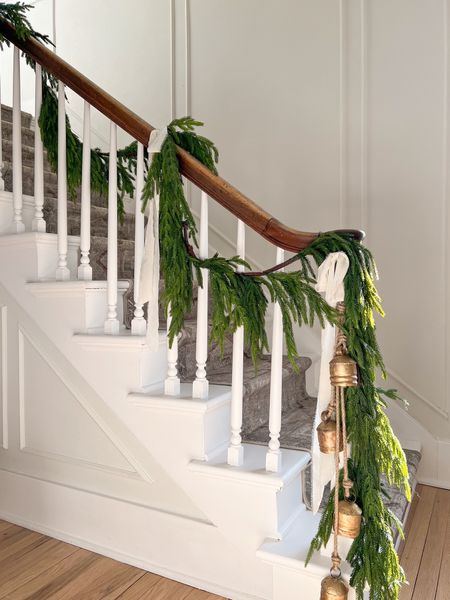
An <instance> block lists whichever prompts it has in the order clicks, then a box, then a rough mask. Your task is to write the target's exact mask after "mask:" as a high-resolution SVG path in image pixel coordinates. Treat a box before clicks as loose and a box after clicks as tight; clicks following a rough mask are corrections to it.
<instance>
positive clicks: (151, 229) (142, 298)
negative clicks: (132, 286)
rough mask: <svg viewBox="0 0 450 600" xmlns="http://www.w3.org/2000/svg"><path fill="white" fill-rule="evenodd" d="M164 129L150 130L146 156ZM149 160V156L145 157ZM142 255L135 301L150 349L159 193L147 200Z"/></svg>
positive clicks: (154, 335)
mask: <svg viewBox="0 0 450 600" xmlns="http://www.w3.org/2000/svg"><path fill="white" fill-rule="evenodd" d="M166 138H167V128H164V129H154V130H153V131H152V132H151V134H150V140H149V143H148V153H149V157H150V156H151V155H153V154H156V153H157V152H161V148H162V145H163V144H164V141H165V140H166ZM149 160H151V158H150V159H149ZM148 206H149V208H148V222H147V231H146V234H145V247H144V256H143V258H142V264H141V276H140V283H139V297H138V299H137V301H138V303H139V304H145V303H146V302H148V306H147V343H148V345H149V347H150V349H151V350H156V349H157V348H158V345H159V196H155V197H154V198H153V200H151V201H150V202H149V205H148Z"/></svg>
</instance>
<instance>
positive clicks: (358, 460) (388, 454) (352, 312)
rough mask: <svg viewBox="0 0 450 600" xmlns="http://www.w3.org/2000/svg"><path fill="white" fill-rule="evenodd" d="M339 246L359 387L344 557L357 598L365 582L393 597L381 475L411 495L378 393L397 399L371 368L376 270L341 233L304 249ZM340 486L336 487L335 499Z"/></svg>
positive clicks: (390, 521) (377, 366)
mask: <svg viewBox="0 0 450 600" xmlns="http://www.w3.org/2000/svg"><path fill="white" fill-rule="evenodd" d="M339 251H343V252H345V253H346V254H347V256H348V257H349V259H350V268H349V271H348V273H347V276H346V278H345V306H346V319H345V325H344V329H345V332H346V335H347V340H348V349H349V354H350V355H351V356H352V358H354V359H355V360H356V362H357V363H358V368H359V376H360V385H359V386H358V387H356V388H349V389H347V391H346V406H347V432H348V438H349V442H350V443H351V444H352V461H351V478H352V480H353V481H354V489H353V491H354V493H355V496H356V500H357V502H358V504H359V506H360V507H361V508H362V511H363V522H362V527H361V533H360V535H359V537H358V538H357V539H356V540H355V541H354V543H353V544H352V547H351V550H350V553H349V555H348V557H347V560H348V561H349V562H350V565H351V566H352V576H351V580H350V583H351V585H352V586H353V587H354V588H355V590H356V594H357V597H358V599H362V598H363V592H364V589H365V586H366V585H367V586H369V588H370V598H371V600H397V599H398V594H399V590H400V587H401V585H402V583H403V582H404V581H405V576H404V573H403V570H402V568H401V567H400V564H399V561H398V556H397V553H396V551H395V548H394V542H393V531H394V530H395V529H398V530H399V531H401V525H400V523H398V521H397V519H396V518H395V516H394V515H393V514H392V512H391V511H390V510H388V509H387V508H386V506H385V505H384V502H383V498H384V496H385V494H386V492H385V490H384V488H383V484H382V475H383V474H384V475H385V476H386V478H387V480H388V482H389V483H391V484H394V485H396V486H397V487H399V488H403V490H404V492H405V494H406V497H407V498H408V500H410V498H411V492H410V488H409V483H408V469H407V465H406V459H405V455H404V453H403V450H402V448H401V446H400V444H399V442H398V440H397V438H396V437H395V436H394V434H393V432H392V429H391V426H390V424H389V420H388V418H387V417H386V415H385V412H384V408H385V402H384V400H383V399H382V396H386V397H389V398H394V399H398V396H397V394H396V392H395V391H394V390H382V389H380V388H378V387H376V375H377V372H378V371H379V372H381V373H382V374H384V373H385V368H384V363H383V359H382V356H381V353H380V349H379V347H378V344H377V340H376V335H375V321H374V312H378V313H380V314H381V315H382V314H383V310H382V308H381V302H380V298H379V296H378V294H377V291H376V288H375V284H374V280H375V277H376V268H375V264H374V261H373V258H372V255H371V254H370V252H369V250H367V248H364V247H363V246H361V245H360V244H359V243H357V242H355V241H353V240H351V239H350V238H348V237H346V236H340V235H339V236H338V235H336V234H332V233H330V234H325V235H324V236H320V237H319V238H318V239H317V240H316V241H314V242H313V243H312V244H311V246H310V247H308V248H306V250H304V251H303V255H304V256H305V255H307V256H310V257H311V258H312V259H313V260H314V261H315V262H316V264H320V263H321V262H322V260H323V259H324V258H325V257H326V256H327V254H328V253H329V252H339ZM342 494H343V491H342V488H340V496H341V497H342ZM333 517H334V505H333V493H332V495H331V497H330V501H329V503H328V505H327V507H326V509H325V511H324V513H323V515H322V519H321V523H320V526H319V530H318V532H317V535H316V537H315V538H314V539H313V541H312V543H311V547H310V553H309V556H308V560H309V559H310V558H311V555H312V554H313V552H314V551H316V550H318V549H319V548H320V547H321V546H322V545H325V544H326V543H327V542H328V540H329V537H330V535H331V532H332V523H333Z"/></svg>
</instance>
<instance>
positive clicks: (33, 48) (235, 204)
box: [0, 19, 364, 252]
mask: <svg viewBox="0 0 450 600" xmlns="http://www.w3.org/2000/svg"><path fill="white" fill-rule="evenodd" d="M0 33H1V34H2V35H3V36H4V37H5V38H6V39H8V40H9V41H10V42H11V43H13V44H14V45H15V46H17V47H18V48H20V50H22V51H23V52H25V53H26V54H27V55H28V56H30V57H31V58H32V59H34V60H35V61H36V62H37V63H39V64H40V65H42V67H43V68H44V69H45V70H46V71H47V72H48V73H51V74H52V75H54V76H55V77H56V78H57V79H59V80H60V81H62V82H63V83H64V84H65V85H67V86H68V87H69V88H70V89H72V90H73V91H74V92H76V93H77V94H78V95H79V96H81V97H82V98H83V99H84V100H87V102H89V104H90V105H91V106H94V107H95V108H96V109H97V110H99V111H100V112H101V113H102V114H104V115H105V116H106V117H108V118H109V119H111V120H112V121H113V122H114V123H116V124H117V125H118V126H119V127H121V128H122V129H123V130H124V131H126V132H127V133H129V134H130V135H131V136H132V137H133V138H134V139H136V140H137V141H138V142H141V143H142V144H144V145H145V146H147V145H148V141H149V139H150V133H151V132H152V131H153V129H154V127H152V125H150V123H147V121H145V120H144V119H141V117H139V116H138V115H136V114H135V113H134V112H132V111H131V110H129V109H128V108H127V107H126V106H125V105H124V104H122V103H121V102H118V101H117V100H116V99H115V98H113V97H112V96H111V95H110V94H108V93H107V92H105V91H104V90H102V88H100V87H99V86H98V85H97V84H95V83H94V82H93V81H91V80H90V79H88V78H87V77H85V76H84V75H82V74H81V73H80V72H79V71H77V70H76V69H74V68H73V67H72V66H71V65H69V63H67V62H66V61H65V60H63V59H62V58H60V57H59V56H58V55H57V54H55V53H54V52H52V51H51V50H49V49H48V48H46V47H45V46H44V45H43V44H41V43H40V42H38V41H37V40H35V39H33V38H31V39H28V40H26V41H24V40H21V39H20V38H19V37H18V36H17V34H16V31H15V29H14V27H12V26H11V25H10V24H9V23H7V22H6V21H3V20H1V19H0ZM177 153H178V159H179V162H180V167H181V172H182V174H183V175H184V176H185V177H186V178H187V179H189V181H191V182H192V183H194V184H195V185H197V186H198V187H199V188H200V189H201V190H203V191H204V192H206V193H207V194H208V196H210V197H211V198H214V200H216V202H218V203H219V204H221V205H222V206H224V207H225V208H226V209H227V210H229V211H230V212H231V213H233V214H234V215H235V216H236V217H238V218H239V219H241V221H243V222H244V223H245V224H246V225H248V226H249V227H251V228H252V229H254V230H255V231H256V232H257V233H259V234H260V235H261V236H262V237H264V238H265V239H266V240H268V241H269V242H271V243H272V244H275V245H276V246H278V247H279V248H283V249H284V250H288V251H290V252H298V251H299V250H303V249H304V248H306V247H307V246H309V244H310V243H311V242H312V241H313V240H315V239H316V238H317V237H318V235H319V233H307V232H304V231H298V230H296V229H292V228H291V227H287V226H286V225H284V224H283V223H280V221H278V220H277V219H275V217H273V216H272V215H271V214H269V213H268V212H266V211H265V210H263V209H262V208H261V207H260V206H258V205H257V204H255V203H254V202H253V201H252V200H250V198H247V196H245V195H244V194H242V193H241V192H240V191H239V190H237V189H236V188H235V187H233V186H232V185H231V184H229V183H228V182H227V181H225V180H224V179H222V178H221V177H219V176H217V175H214V174H213V173H211V171H209V170H208V169H207V168H206V167H205V166H204V165H203V164H202V163H200V162H199V161H198V160H196V159H195V158H194V157H193V156H191V155H190V154H189V153H188V152H186V151H185V150H183V149H182V148H179V147H178V148H177ZM345 232H346V233H349V234H351V235H353V236H354V238H355V239H357V240H362V239H363V238H364V232H362V231H359V230H345Z"/></svg>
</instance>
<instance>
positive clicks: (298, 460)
mask: <svg viewBox="0 0 450 600" xmlns="http://www.w3.org/2000/svg"><path fill="white" fill-rule="evenodd" d="M266 453H267V447H266V446H255V445H250V446H245V445H244V462H243V464H242V465H241V466H239V467H236V466H230V465H229V464H228V463H227V450H226V449H225V450H224V451H223V452H221V453H219V454H217V455H216V456H213V457H212V458H211V459H210V460H208V461H204V460H192V461H191V462H190V463H189V469H190V470H191V471H194V472H197V473H204V474H207V475H213V476H216V477H220V478H226V479H235V480H246V481H249V479H254V481H255V482H258V484H259V485H266V486H274V487H280V489H281V486H282V485H283V484H286V483H287V482H289V481H291V480H292V479H293V478H294V477H295V476H296V475H298V473H300V471H302V470H303V469H304V468H305V467H306V465H307V464H308V462H309V455H308V454H307V453H306V452H299V451H294V450H286V451H285V453H284V455H283V461H282V464H281V469H280V471H279V472H278V473H269V472H268V471H266V468H265V464H266Z"/></svg>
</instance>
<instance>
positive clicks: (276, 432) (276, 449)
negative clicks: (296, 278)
mask: <svg viewBox="0 0 450 600" xmlns="http://www.w3.org/2000/svg"><path fill="white" fill-rule="evenodd" d="M276 260H277V265H278V264H280V263H282V262H283V260H284V250H282V249H281V248H277V259H276ZM272 331H273V332H272V362H271V369H270V411H269V433H270V441H269V449H268V451H267V454H266V470H267V471H273V472H275V473H276V472H277V471H279V470H280V469H281V450H280V431H281V411H282V386H283V318H282V314H281V308H280V305H279V304H278V303H275V304H274V307H273V330H272Z"/></svg>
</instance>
